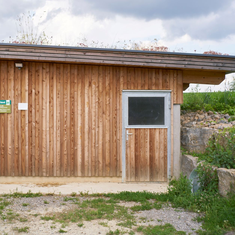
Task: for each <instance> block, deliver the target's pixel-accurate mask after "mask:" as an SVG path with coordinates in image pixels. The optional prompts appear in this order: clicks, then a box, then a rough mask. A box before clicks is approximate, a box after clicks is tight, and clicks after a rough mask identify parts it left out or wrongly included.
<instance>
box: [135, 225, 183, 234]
mask: <svg viewBox="0 0 235 235" xmlns="http://www.w3.org/2000/svg"><path fill="white" fill-rule="evenodd" d="M137 231H138V232H143V234H144V235H155V234H158V235H184V234H185V235H186V233H185V232H183V231H177V230H176V229H175V228H174V227H173V226H172V225H171V224H168V223H167V224H164V225H157V226H148V227H145V228H143V227H138V228H137Z"/></svg>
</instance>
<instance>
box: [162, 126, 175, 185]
mask: <svg viewBox="0 0 235 235" xmlns="http://www.w3.org/2000/svg"><path fill="white" fill-rule="evenodd" d="M167 148H168V146H167V129H164V163H163V166H164V168H163V169H164V174H163V178H162V181H166V180H167ZM172 149H173V148H172ZM171 156H173V150H172V154H171ZM171 159H172V164H173V158H171ZM172 166H173V165H172ZM171 169H172V170H173V167H171ZM172 173H173V171H172ZM172 175H173V174H172Z"/></svg>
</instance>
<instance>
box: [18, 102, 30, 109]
mask: <svg viewBox="0 0 235 235" xmlns="http://www.w3.org/2000/svg"><path fill="white" fill-rule="evenodd" d="M18 110H28V103H18Z"/></svg>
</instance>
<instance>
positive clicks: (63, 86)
mask: <svg viewBox="0 0 235 235" xmlns="http://www.w3.org/2000/svg"><path fill="white" fill-rule="evenodd" d="M65 89H66V84H65V77H64V65H63V64H61V65H60V95H61V102H60V176H65V175H64V168H65V157H66V156H65V151H66V149H65V147H66V146H65V138H66V136H65V133H64V132H65V131H66V130H65V126H64V123H66V117H65V116H66V114H65V110H64V103H65V97H64V94H65Z"/></svg>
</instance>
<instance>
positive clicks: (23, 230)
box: [14, 226, 29, 233]
mask: <svg viewBox="0 0 235 235" xmlns="http://www.w3.org/2000/svg"><path fill="white" fill-rule="evenodd" d="M14 230H15V231H17V232H18V233H28V232H29V227H27V226H26V227H23V228H18V227H16V228H14Z"/></svg>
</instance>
